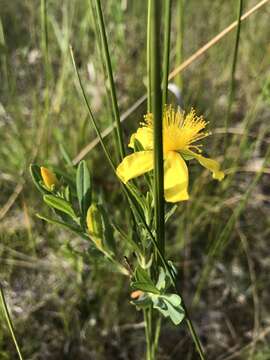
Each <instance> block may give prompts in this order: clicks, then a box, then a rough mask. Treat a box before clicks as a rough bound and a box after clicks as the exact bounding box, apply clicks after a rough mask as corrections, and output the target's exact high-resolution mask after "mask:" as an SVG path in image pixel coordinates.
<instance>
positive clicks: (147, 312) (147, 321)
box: [143, 307, 154, 360]
mask: <svg viewBox="0 0 270 360" xmlns="http://www.w3.org/2000/svg"><path fill="white" fill-rule="evenodd" d="M143 317H144V325H145V338H146V360H154V354H153V344H152V334H151V332H152V308H151V307H150V308H147V309H144V310H143Z"/></svg>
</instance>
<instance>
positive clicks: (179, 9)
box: [175, 0, 184, 89]
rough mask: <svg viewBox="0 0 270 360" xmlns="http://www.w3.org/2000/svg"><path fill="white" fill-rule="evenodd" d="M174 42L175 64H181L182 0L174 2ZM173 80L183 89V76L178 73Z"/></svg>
mask: <svg viewBox="0 0 270 360" xmlns="http://www.w3.org/2000/svg"><path fill="white" fill-rule="evenodd" d="M176 14H177V16H176V20H177V23H176V44H175V50H176V51H175V53H176V56H175V62H176V64H177V65H178V64H182V62H183V39H184V0H177V3H176ZM175 82H176V84H177V85H178V87H179V88H180V89H183V77H182V74H181V73H179V74H178V75H177V76H176V78H175Z"/></svg>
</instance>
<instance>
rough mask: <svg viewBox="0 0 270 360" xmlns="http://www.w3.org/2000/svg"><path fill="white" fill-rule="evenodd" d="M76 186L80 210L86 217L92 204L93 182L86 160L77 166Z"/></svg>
mask: <svg viewBox="0 0 270 360" xmlns="http://www.w3.org/2000/svg"><path fill="white" fill-rule="evenodd" d="M76 187H77V196H78V200H79V206H80V211H81V213H82V215H83V216H84V218H85V216H86V213H87V210H88V208H89V206H90V205H91V200H92V184H91V176H90V173H89V171H88V168H87V165H86V162H85V161H84V160H83V161H81V162H80V163H79V166H78V168H77V173H76Z"/></svg>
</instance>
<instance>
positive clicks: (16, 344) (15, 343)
mask: <svg viewBox="0 0 270 360" xmlns="http://www.w3.org/2000/svg"><path fill="white" fill-rule="evenodd" d="M0 295H1V303H2V308H3V312H4V315H5V318H6V321H7V324H8V328H9V331H10V334H11V336H12V339H13V342H14V345H15V347H16V350H17V353H18V356H19V359H20V360H23V357H22V354H21V350H20V347H19V345H18V342H17V339H16V335H15V331H14V327H13V324H12V320H11V317H10V315H9V311H8V307H7V303H6V300H5V295H4V290H3V288H2V285H1V284H0Z"/></svg>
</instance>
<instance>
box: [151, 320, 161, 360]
mask: <svg viewBox="0 0 270 360" xmlns="http://www.w3.org/2000/svg"><path fill="white" fill-rule="evenodd" d="M160 329H161V316H160V314H159V315H158V319H157V322H156V328H155V338H154V344H153V354H154V358H155V356H156V354H157V351H158V342H159V335H160Z"/></svg>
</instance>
